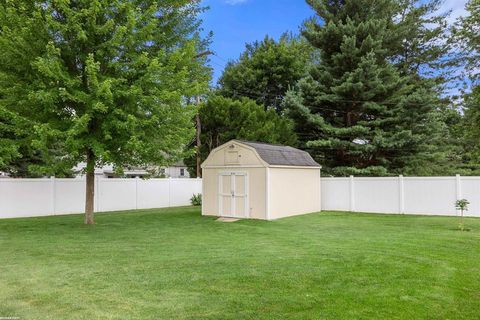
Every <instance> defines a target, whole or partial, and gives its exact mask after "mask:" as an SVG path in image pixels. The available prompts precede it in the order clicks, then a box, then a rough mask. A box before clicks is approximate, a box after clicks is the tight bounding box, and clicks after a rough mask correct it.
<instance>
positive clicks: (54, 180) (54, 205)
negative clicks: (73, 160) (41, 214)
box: [50, 176, 57, 215]
mask: <svg viewBox="0 0 480 320" xmlns="http://www.w3.org/2000/svg"><path fill="white" fill-rule="evenodd" d="M50 181H51V185H52V210H53V212H52V214H53V215H55V214H56V213H57V210H56V208H55V207H56V204H55V202H56V198H57V181H56V179H55V176H53V177H50Z"/></svg>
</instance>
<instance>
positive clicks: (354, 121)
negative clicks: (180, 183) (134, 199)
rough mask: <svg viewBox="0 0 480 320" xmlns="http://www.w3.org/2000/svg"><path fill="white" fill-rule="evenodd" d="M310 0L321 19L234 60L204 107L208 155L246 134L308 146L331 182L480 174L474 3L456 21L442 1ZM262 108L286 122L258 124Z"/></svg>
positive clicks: (479, 12) (479, 14) (478, 18)
mask: <svg viewBox="0 0 480 320" xmlns="http://www.w3.org/2000/svg"><path fill="white" fill-rule="evenodd" d="M307 2H308V4H309V5H310V6H311V7H312V8H313V9H314V11H315V12H316V16H315V17H313V18H311V19H309V20H307V21H306V22H305V23H304V24H303V25H302V26H301V33H300V34H299V35H298V36H295V35H291V34H285V35H283V36H282V37H281V38H280V39H279V40H278V41H276V40H274V39H272V38H270V37H268V36H266V37H265V39H264V40H262V41H257V42H254V43H252V44H248V45H247V46H246V49H245V52H243V53H242V54H241V55H240V57H239V59H238V60H236V61H231V62H229V63H228V64H227V66H226V68H225V70H224V72H223V74H222V76H221V77H220V79H219V81H218V86H217V87H216V88H214V89H213V90H212V93H211V95H210V96H209V97H207V99H206V101H205V104H204V107H201V108H200V109H199V112H200V116H201V119H202V121H204V122H205V124H206V126H205V127H204V128H202V131H203V133H202V139H204V140H205V141H207V142H206V144H204V145H203V146H202V150H201V156H202V159H204V158H205V157H206V155H208V153H209V151H211V149H213V148H215V147H216V146H218V145H220V144H222V143H225V142H226V141H227V140H229V139H231V138H241V139H252V140H259V141H264V142H270V143H280V144H290V145H295V146H297V147H299V148H302V149H305V150H307V151H309V152H310V153H311V154H312V155H313V156H314V158H315V159H316V160H317V161H318V162H319V163H321V164H322V165H323V167H324V174H327V175H336V176H337V175H338V176H345V175H351V174H353V175H361V176H379V175H398V174H404V175H452V174H455V173H461V174H467V175H468V174H480V164H479V163H480V147H479V145H480V143H479V142H480V129H479V128H480V111H479V110H480V107H479V99H480V98H479V97H480V95H479V93H480V88H479V86H478V82H477V80H478V70H480V69H479V67H480V66H479V62H478V61H480V59H479V56H478V55H479V43H480V40H479V39H480V37H479V34H480V9H479V1H478V0H472V1H470V2H469V3H468V5H467V10H468V11H469V13H470V15H469V16H468V17H466V18H461V19H459V20H458V21H457V22H456V23H455V24H454V25H453V26H452V25H448V23H447V19H448V15H449V13H441V12H440V8H441V5H442V1H441V0H430V1H423V0H422V1H421V0H380V1H369V0H345V1H332V0H307ZM458 70H465V73H466V74H462V75H460V74H459V72H458ZM465 79H469V81H467V86H466V87H465V86H463V87H461V86H460V87H459V86H458V85H459V84H461V82H462V81H463V80H465ZM462 88H463V89H462ZM465 88H466V90H465ZM452 92H454V93H452ZM219 96H221V97H224V98H226V99H220V98H219ZM234 101H236V107H234V108H233V110H232V106H233V104H234ZM252 103H255V104H257V105H258V107H257V108H254V107H253V105H252ZM213 105H215V107H213ZM247 105H248V107H246V106H247ZM261 108H263V109H264V110H265V111H264V112H265V113H271V111H272V110H273V111H275V112H276V118H278V119H274V118H275V117H274V116H273V114H272V115H270V117H266V116H263V118H264V119H265V120H264V121H263V122H262V121H258V120H256V121H255V122H251V121H250V120H251V119H252V118H249V117H248V114H250V113H251V112H253V111H251V110H256V111H255V112H254V113H252V114H255V117H256V118H257V119H261V118H262V117H258V112H260V111H259V110H260V109H261ZM235 110H236V111H235ZM234 112H238V113H239V114H240V113H241V114H242V116H241V117H231V116H220V115H222V114H224V113H226V114H232V113H234ZM213 118H214V119H216V122H211V119H213ZM267 118H268V119H269V120H267ZM241 119H245V120H241ZM280 119H283V121H280ZM269 121H273V122H271V123H272V124H270V122H269ZM212 123H215V124H214V125H213V126H212V125H211V124H212ZM273 123H276V124H273ZM279 123H281V124H282V125H278V124H279ZM287 123H288V125H287ZM256 129H262V131H261V134H260V133H259V134H258V135H257V134H256V132H257V131H256ZM265 130H271V131H272V132H271V133H270V134H267V133H266V132H265ZM279 130H285V131H284V132H282V133H281V134H280V133H279ZM216 132H221V134H216ZM212 137H216V138H215V139H213V140H212ZM189 163H193V162H191V161H189Z"/></svg>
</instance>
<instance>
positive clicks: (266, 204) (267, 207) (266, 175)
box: [265, 167, 270, 220]
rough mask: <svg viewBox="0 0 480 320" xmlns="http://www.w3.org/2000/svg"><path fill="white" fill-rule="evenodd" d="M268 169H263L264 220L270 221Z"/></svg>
mask: <svg viewBox="0 0 480 320" xmlns="http://www.w3.org/2000/svg"><path fill="white" fill-rule="evenodd" d="M269 185H270V168H269V167H267V168H266V169H265V219H266V220H270V187H269Z"/></svg>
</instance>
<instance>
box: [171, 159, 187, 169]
mask: <svg viewBox="0 0 480 320" xmlns="http://www.w3.org/2000/svg"><path fill="white" fill-rule="evenodd" d="M170 167H180V168H182V167H187V166H186V165H185V163H183V161H182V160H180V161H177V162H175V163H174V164H172V165H171V166H170Z"/></svg>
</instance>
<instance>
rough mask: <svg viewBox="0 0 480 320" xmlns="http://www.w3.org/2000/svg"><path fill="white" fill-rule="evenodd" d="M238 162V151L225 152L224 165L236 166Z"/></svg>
mask: <svg viewBox="0 0 480 320" xmlns="http://www.w3.org/2000/svg"><path fill="white" fill-rule="evenodd" d="M239 162H240V161H239V156H238V151H231V150H228V151H227V152H225V163H226V164H238V163H239Z"/></svg>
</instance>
